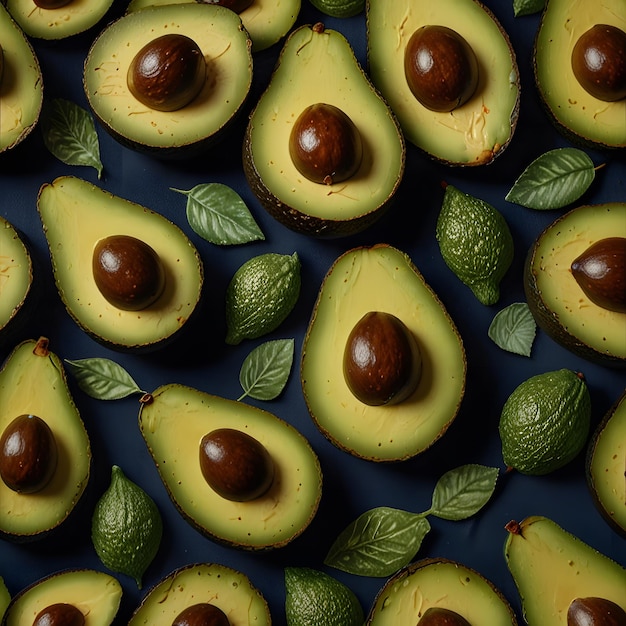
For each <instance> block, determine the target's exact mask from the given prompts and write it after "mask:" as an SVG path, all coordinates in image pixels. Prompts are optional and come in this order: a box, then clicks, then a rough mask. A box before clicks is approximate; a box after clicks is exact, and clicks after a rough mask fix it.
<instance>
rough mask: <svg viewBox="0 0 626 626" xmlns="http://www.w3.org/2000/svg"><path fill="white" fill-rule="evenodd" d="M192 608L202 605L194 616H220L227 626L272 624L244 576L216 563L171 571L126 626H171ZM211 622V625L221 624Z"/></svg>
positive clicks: (258, 597)
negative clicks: (223, 618)
mask: <svg viewBox="0 0 626 626" xmlns="http://www.w3.org/2000/svg"><path fill="white" fill-rule="evenodd" d="M194 605H202V609H195V610H196V611H197V612H198V613H197V614H198V615H201V613H200V612H199V611H200V610H205V611H206V612H207V613H208V615H211V612H214V613H216V614H217V615H220V612H221V613H223V614H224V615H225V616H226V617H227V618H228V622H224V623H228V624H255V626H270V624H271V623H272V620H271V616H270V612H269V607H268V605H267V602H266V600H265V598H264V597H263V595H262V594H261V592H260V591H259V590H258V589H257V588H256V587H255V586H254V585H253V584H252V583H251V582H250V579H249V578H248V577H247V576H246V575H245V574H243V573H242V572H239V571H237V570H234V569H232V568H230V567H227V566H225V565H220V564H218V563H193V564H191V565H185V566H183V567H180V568H178V569H176V570H174V571H173V572H172V573H171V574H168V575H167V576H166V577H165V578H163V580H161V581H160V582H158V583H157V584H156V585H155V586H154V587H153V588H152V589H150V590H149V591H148V593H147V594H146V595H145V596H144V598H143V600H142V601H141V604H140V606H139V607H137V609H136V610H135V611H134V613H133V615H132V616H131V618H130V621H129V622H128V626H140V625H142V624H151V625H152V626H171V625H172V623H174V620H175V619H176V617H178V616H179V615H180V614H181V613H182V612H183V611H185V610H187V609H189V607H191V606H194ZM206 605H210V606H211V607H214V609H207V608H206ZM215 619H216V621H215V622H214V623H215V624H220V623H222V622H220V621H219V620H217V618H215ZM185 623H190V624H191V623H196V622H194V621H188V622H185ZM197 623H199V624H200V623H202V624H204V623H207V624H208V623H213V622H211V621H207V622H197Z"/></svg>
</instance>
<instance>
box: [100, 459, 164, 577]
mask: <svg viewBox="0 0 626 626" xmlns="http://www.w3.org/2000/svg"><path fill="white" fill-rule="evenodd" d="M162 535H163V522H162V519H161V514H160V513H159V509H158V508H157V506H156V504H155V502H154V500H152V498H151V497H150V496H149V495H148V494H147V493H146V492H145V491H144V490H143V489H142V488H141V487H139V485H136V484H135V483H134V482H132V481H131V480H130V479H128V478H127V477H126V476H125V475H124V473H123V472H122V470H121V469H120V468H119V467H118V466H117V465H114V466H113V468H112V470H111V483H110V485H109V487H108V488H107V490H106V491H105V492H104V493H103V494H102V496H101V497H100V499H99V500H98V502H97V503H96V507H95V509H94V512H93V517H92V520H91V540H92V542H93V546H94V548H95V550H96V553H97V555H98V557H99V558H100V560H101V561H102V563H103V564H104V565H105V567H108V568H109V569H110V570H112V571H114V572H119V573H121V574H127V575H128V576H131V577H132V578H134V579H135V581H136V582H137V586H138V587H139V588H140V589H141V578H142V576H143V574H144V572H145V571H146V569H147V568H148V565H150V563H151V562H152V560H153V559H154V557H155V556H156V553H157V551H158V550H159V546H160V545H161V537H162Z"/></svg>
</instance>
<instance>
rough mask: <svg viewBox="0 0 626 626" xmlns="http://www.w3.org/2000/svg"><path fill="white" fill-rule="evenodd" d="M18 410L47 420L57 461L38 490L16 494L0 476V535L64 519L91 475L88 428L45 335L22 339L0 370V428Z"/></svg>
mask: <svg viewBox="0 0 626 626" xmlns="http://www.w3.org/2000/svg"><path fill="white" fill-rule="evenodd" d="M20 415H36V416H38V417H40V418H41V419H43V420H44V421H45V422H46V423H47V424H48V426H49V427H50V429H51V430H52V433H53V435H54V439H55V441H56V445H57V450H58V462H57V468H56V471H55V473H54V475H53V476H52V479H51V480H50V482H49V483H48V484H47V485H46V486H45V487H44V488H43V489H41V490H40V491H38V492H36V493H32V494H24V493H18V492H16V491H13V490H12V489H10V488H9V487H7V485H6V484H5V483H4V481H0V501H1V502H2V507H0V535H6V536H7V537H9V538H15V539H17V540H20V539H28V538H34V537H36V536H41V535H43V534H44V533H46V532H48V531H50V530H52V529H54V528H56V527H57V526H59V525H60V524H61V523H62V522H63V521H65V519H66V518H67V517H68V515H69V514H70V513H71V511H72V510H73V509H74V507H75V505H76V504H77V503H78V501H79V499H80V498H81V496H82V494H83V492H84V490H85V487H86V486H87V482H88V480H89V474H90V464H91V449H90V443H89V438H88V435H87V432H86V430H85V427H84V425H83V422H82V419H81V416H80V414H79V412H78V409H77V408H76V405H75V404H74V401H73V398H72V397H71V395H70V392H69V389H68V387H67V384H66V377H65V373H64V370H63V365H62V363H61V361H60V360H59V359H58V357H57V356H56V355H54V354H53V353H52V352H50V351H49V350H48V347H47V340H46V339H43V338H42V339H40V340H38V341H35V340H28V341H25V342H23V343H20V344H19V345H18V346H17V347H16V348H15V349H14V350H13V351H12V352H11V353H10V355H9V357H8V358H7V360H6V362H5V364H4V366H3V369H2V370H1V371H0V433H2V432H4V430H5V428H6V427H7V426H8V425H9V424H10V423H11V422H12V421H13V420H14V419H15V418H16V417H18V416H20Z"/></svg>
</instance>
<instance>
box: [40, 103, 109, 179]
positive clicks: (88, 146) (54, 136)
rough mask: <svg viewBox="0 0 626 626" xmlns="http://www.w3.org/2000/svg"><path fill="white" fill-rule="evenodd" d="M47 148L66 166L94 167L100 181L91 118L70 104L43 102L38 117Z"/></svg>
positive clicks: (98, 155)
mask: <svg viewBox="0 0 626 626" xmlns="http://www.w3.org/2000/svg"><path fill="white" fill-rule="evenodd" d="M40 124H41V130H42V134H43V141H44V144H45V146H46V148H47V149H48V150H49V151H50V152H51V153H52V154H53V155H54V156H55V157H56V158H57V159H59V160H60V161H62V162H63V163H65V164H67V165H86V166H89V167H93V168H95V169H96V171H97V172H98V178H101V177H102V171H103V165H102V161H101V160H100V144H99V142H98V135H97V133H96V127H95V123H94V121H93V117H92V116H91V114H90V113H89V112H88V111H87V110H85V109H83V108H82V107H80V106H78V105H77V104H75V103H74V102H71V101H70V100H64V99H63V98H55V99H53V100H46V101H44V106H43V108H42V111H41V116H40Z"/></svg>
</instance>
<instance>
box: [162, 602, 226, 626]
mask: <svg viewBox="0 0 626 626" xmlns="http://www.w3.org/2000/svg"><path fill="white" fill-rule="evenodd" d="M172 626H230V621H229V620H228V617H226V614H225V613H224V611H222V609H220V608H218V607H217V606H215V605H214V604H209V603H208V602H200V603H198V604H192V605H191V606H188V607H187V608H186V609H183V610H182V611H181V612H180V613H179V614H178V615H177V616H176V619H175V620H174V621H173V622H172Z"/></svg>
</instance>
